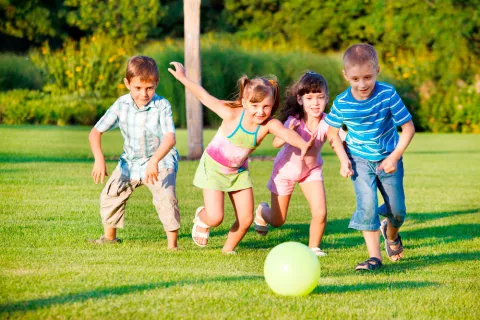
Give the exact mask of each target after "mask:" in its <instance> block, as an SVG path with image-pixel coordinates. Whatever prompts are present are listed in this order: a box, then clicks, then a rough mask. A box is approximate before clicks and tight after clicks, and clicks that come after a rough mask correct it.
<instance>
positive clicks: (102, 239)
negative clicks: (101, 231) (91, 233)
mask: <svg viewBox="0 0 480 320" xmlns="http://www.w3.org/2000/svg"><path fill="white" fill-rule="evenodd" d="M88 242H90V243H94V244H118V243H122V240H121V239H118V238H115V239H113V240H110V239H108V238H105V236H101V237H100V239H90V240H88Z"/></svg>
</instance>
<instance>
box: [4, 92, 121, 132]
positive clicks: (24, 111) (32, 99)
mask: <svg viewBox="0 0 480 320" xmlns="http://www.w3.org/2000/svg"><path fill="white" fill-rule="evenodd" d="M112 103H113V101H112V100H111V99H105V100H102V99H98V98H85V97H79V96H77V95H69V96H56V95H50V94H48V93H44V92H41V91H28V90H12V91H9V92H7V93H0V123H4V124H27V123H30V124H53V125H59V126H62V125H66V124H83V125H91V124H92V123H94V122H95V121H96V120H98V119H99V118H100V116H101V115H102V114H103V113H104V112H105V111H106V110H107V108H108V107H109V106H110V105H111V104H112Z"/></svg>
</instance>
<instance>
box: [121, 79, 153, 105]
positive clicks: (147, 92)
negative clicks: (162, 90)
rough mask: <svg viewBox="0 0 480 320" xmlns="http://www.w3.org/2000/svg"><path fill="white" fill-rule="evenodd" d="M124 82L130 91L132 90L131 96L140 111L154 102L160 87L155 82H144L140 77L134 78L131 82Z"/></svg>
mask: <svg viewBox="0 0 480 320" xmlns="http://www.w3.org/2000/svg"><path fill="white" fill-rule="evenodd" d="M123 82H124V83H125V86H126V87H127V88H128V90H130V94H131V95H132V98H133V100H134V101H135V104H136V105H137V107H138V108H139V109H141V108H143V107H144V106H145V105H146V104H148V103H149V102H150V100H152V98H153V96H154V95H155V89H157V85H158V83H157V82H156V81H154V80H146V81H142V80H140V77H133V78H132V79H131V80H130V82H129V81H128V80H127V79H126V78H125V79H123Z"/></svg>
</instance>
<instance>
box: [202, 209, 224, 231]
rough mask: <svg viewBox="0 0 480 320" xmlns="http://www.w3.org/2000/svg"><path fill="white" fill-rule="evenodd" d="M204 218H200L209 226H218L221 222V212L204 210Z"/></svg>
mask: <svg viewBox="0 0 480 320" xmlns="http://www.w3.org/2000/svg"><path fill="white" fill-rule="evenodd" d="M205 216H206V219H202V220H203V222H205V223H206V224H207V225H209V226H210V227H218V226H219V225H221V224H222V222H223V213H221V212H211V211H206V210H205Z"/></svg>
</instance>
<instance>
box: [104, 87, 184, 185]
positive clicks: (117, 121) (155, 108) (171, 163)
mask: <svg viewBox="0 0 480 320" xmlns="http://www.w3.org/2000/svg"><path fill="white" fill-rule="evenodd" d="M95 128H96V129H97V130H98V131H100V132H106V131H108V130H110V129H113V128H120V132H121V133H122V136H123V140H124V143H123V153H122V155H121V156H120V161H119V163H118V168H119V169H120V170H121V172H122V176H126V177H129V178H130V179H133V180H143V179H144V178H145V171H146V167H147V162H148V160H150V158H151V157H152V155H153V154H154V153H155V151H156V150H157V149H158V147H159V146H160V144H161V142H162V141H163V138H164V135H165V134H167V133H175V125H174V123H173V117H172V108H171V106H170V103H169V102H168V100H167V99H165V98H163V97H161V96H158V95H156V94H155V95H154V97H153V98H152V100H151V101H150V102H149V103H148V104H147V105H145V106H144V107H143V108H141V109H139V108H138V107H137V106H136V105H135V102H134V100H133V98H132V97H131V95H130V94H127V95H124V96H122V97H120V98H118V100H117V101H115V103H114V104H113V105H112V106H111V107H110V108H109V109H108V110H107V112H106V113H105V115H104V116H103V117H102V118H101V119H100V120H99V121H98V122H97V124H96V125H95ZM178 158H179V156H178V151H177V149H176V148H175V147H174V148H172V149H171V150H170V151H169V152H168V153H167V155H165V157H164V158H163V159H161V160H160V161H159V162H158V168H159V169H161V168H170V169H174V170H175V172H176V171H177V170H178Z"/></svg>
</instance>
